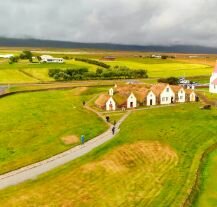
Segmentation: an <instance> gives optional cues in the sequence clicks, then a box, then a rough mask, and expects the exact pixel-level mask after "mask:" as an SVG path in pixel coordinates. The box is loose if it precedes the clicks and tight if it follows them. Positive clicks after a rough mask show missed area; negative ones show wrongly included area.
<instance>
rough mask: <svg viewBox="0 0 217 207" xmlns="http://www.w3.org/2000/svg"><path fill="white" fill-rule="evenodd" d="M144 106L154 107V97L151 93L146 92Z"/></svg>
mask: <svg viewBox="0 0 217 207" xmlns="http://www.w3.org/2000/svg"><path fill="white" fill-rule="evenodd" d="M146 105H147V106H154V105H156V95H155V94H154V93H153V92H152V91H150V92H148V94H147V98H146Z"/></svg>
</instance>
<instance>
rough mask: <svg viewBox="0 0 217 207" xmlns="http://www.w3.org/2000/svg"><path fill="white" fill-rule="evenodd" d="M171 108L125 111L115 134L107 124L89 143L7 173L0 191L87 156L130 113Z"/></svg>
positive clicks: (1, 176)
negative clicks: (101, 132)
mask: <svg viewBox="0 0 217 207" xmlns="http://www.w3.org/2000/svg"><path fill="white" fill-rule="evenodd" d="M171 106H175V105H162V106H152V107H149V108H141V109H134V110H130V111H126V113H125V114H124V115H123V117H122V118H121V119H120V120H119V121H118V122H117V124H116V132H115V134H114V135H113V134H112V127H113V126H112V125H111V124H109V126H110V127H109V129H108V130H107V131H106V132H104V133H103V134H101V135H99V136H97V137H95V138H93V139H91V140H90V141H88V142H86V143H85V144H83V145H78V146H76V147H74V148H72V149H70V150H68V151H65V152H63V153H60V154H58V155H55V156H53V157H51V158H49V159H46V160H43V161H41V162H37V163H34V164H31V165H28V166H26V167H23V168H20V169H18V170H14V171H11V172H9V173H6V174H3V175H0V189H3V188H6V187H9V186H12V185H17V184H19V183H22V182H24V181H26V180H29V179H36V178H37V176H39V175H41V174H43V173H45V172H48V171H50V170H52V169H54V168H56V167H59V166H61V165H63V164H66V163H68V162H70V161H72V160H75V159H76V158H79V157H81V156H83V155H85V154H87V153H88V152H90V151H92V150H93V149H94V148H96V147H98V146H100V145H102V144H103V143H105V142H107V141H109V140H110V139H112V138H113V137H114V136H115V135H116V134H117V133H118V132H119V131H120V129H119V127H120V125H121V124H122V122H123V121H124V120H125V119H126V118H127V117H128V116H129V115H130V113H131V112H132V111H138V110H149V109H154V108H162V107H171ZM85 108H86V109H87V110H91V111H93V112H95V113H96V114H97V115H98V116H99V117H101V118H103V120H104V121H105V119H104V116H103V113H100V112H97V111H96V110H94V109H92V108H91V107H89V106H88V105H86V106H85Z"/></svg>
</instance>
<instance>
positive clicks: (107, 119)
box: [105, 116, 116, 135]
mask: <svg viewBox="0 0 217 207" xmlns="http://www.w3.org/2000/svg"><path fill="white" fill-rule="evenodd" d="M105 118H106V121H107V122H110V117H109V116H106V117H105ZM115 125H116V120H114V124H113V127H112V134H113V135H114V134H115Z"/></svg>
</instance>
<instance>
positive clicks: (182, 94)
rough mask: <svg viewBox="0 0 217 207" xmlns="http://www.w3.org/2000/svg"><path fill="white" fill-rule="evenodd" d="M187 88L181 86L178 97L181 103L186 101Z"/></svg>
mask: <svg viewBox="0 0 217 207" xmlns="http://www.w3.org/2000/svg"><path fill="white" fill-rule="evenodd" d="M185 95H186V94H185V90H184V88H181V89H180V90H179V91H178V99H177V102H179V103H184V102H185Z"/></svg>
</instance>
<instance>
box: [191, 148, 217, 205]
mask: <svg viewBox="0 0 217 207" xmlns="http://www.w3.org/2000/svg"><path fill="white" fill-rule="evenodd" d="M216 172H217V150H215V151H213V152H212V153H211V154H209V156H208V158H207V160H206V162H205V163H204V168H203V172H202V175H201V185H200V186H199V187H200V191H199V195H198V197H197V200H196V201H195V203H194V206H195V207H201V206H202V207H216V206H217V188H216V186H217V180H216Z"/></svg>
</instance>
